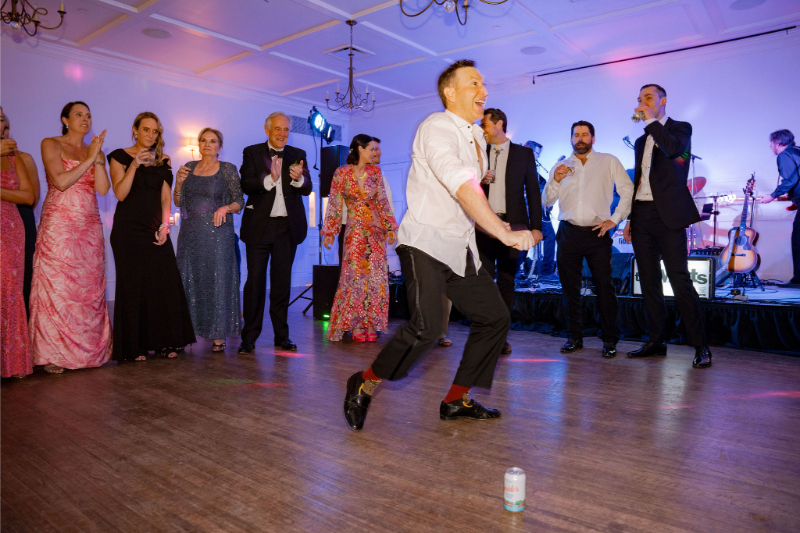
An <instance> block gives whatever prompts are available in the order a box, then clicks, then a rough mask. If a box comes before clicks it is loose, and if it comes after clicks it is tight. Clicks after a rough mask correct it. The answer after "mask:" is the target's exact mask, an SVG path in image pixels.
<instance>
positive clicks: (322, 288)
mask: <svg viewBox="0 0 800 533" xmlns="http://www.w3.org/2000/svg"><path fill="white" fill-rule="evenodd" d="M341 271H342V269H341V267H339V265H314V267H313V273H312V276H313V283H314V289H313V290H314V301H313V304H314V318H315V319H317V320H328V319H329V318H330V316H331V309H333V298H334V297H335V296H336V287H338V286H339V275H340V273H341Z"/></svg>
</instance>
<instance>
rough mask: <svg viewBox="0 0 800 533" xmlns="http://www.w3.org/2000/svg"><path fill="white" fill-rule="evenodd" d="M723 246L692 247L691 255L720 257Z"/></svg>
mask: <svg viewBox="0 0 800 533" xmlns="http://www.w3.org/2000/svg"><path fill="white" fill-rule="evenodd" d="M721 253H722V246H709V247H708V248H692V249H691V250H690V251H689V257H719V256H720V254H721Z"/></svg>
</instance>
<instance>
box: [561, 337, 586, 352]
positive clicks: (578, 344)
mask: <svg viewBox="0 0 800 533" xmlns="http://www.w3.org/2000/svg"><path fill="white" fill-rule="evenodd" d="M582 348H583V339H578V340H576V341H574V340H572V339H570V340H568V341H567V343H566V344H565V345H564V346H562V347H561V353H572V352H574V351H575V350H581V349H582Z"/></svg>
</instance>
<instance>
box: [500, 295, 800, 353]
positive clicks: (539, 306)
mask: <svg viewBox="0 0 800 533" xmlns="http://www.w3.org/2000/svg"><path fill="white" fill-rule="evenodd" d="M716 296H717V297H716V298H714V299H713V300H701V309H702V313H703V320H704V323H705V327H706V335H707V337H708V342H709V344H711V345H712V346H730V347H733V348H741V349H747V350H760V351H770V352H776V353H783V354H789V355H800V289H794V288H783V287H781V286H779V285H767V286H766V287H765V290H764V291H761V290H760V289H753V288H748V289H746V291H745V296H746V297H747V298H748V299H747V300H735V299H734V297H733V296H731V295H730V288H719V289H717V292H716ZM618 298H619V325H620V330H621V333H622V336H623V338H624V339H628V340H647V339H648V338H649V337H648V329H647V323H646V320H645V317H644V302H643V301H642V298H641V297H638V296H622V295H621V296H618ZM666 301H667V314H668V317H667V322H668V324H671V325H672V327H671V328H670V331H669V335H670V342H671V343H676V344H683V343H684V342H685V330H684V326H683V324H681V320H680V315H679V313H678V312H677V306H676V305H675V301H674V299H671V298H667V299H666ZM582 303H583V317H584V318H583V320H584V327H585V328H586V330H585V335H587V336H588V335H596V334H597V332H598V328H599V326H600V325H599V315H598V314H597V311H596V297H595V296H594V295H592V294H586V295H584V297H583V299H582ZM563 305H564V304H563V298H562V294H561V287H560V285H558V284H541V285H540V286H539V287H537V288H534V289H518V290H517V296H516V299H515V303H514V312H513V313H512V322H513V325H512V327H513V328H514V329H518V330H527V331H536V332H539V333H550V334H554V335H560V336H567V325H566V314H565V312H564V308H563Z"/></svg>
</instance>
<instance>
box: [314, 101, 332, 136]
mask: <svg viewBox="0 0 800 533" xmlns="http://www.w3.org/2000/svg"><path fill="white" fill-rule="evenodd" d="M308 125H309V126H310V127H311V129H312V130H313V131H315V132H317V133H319V136H320V138H321V139H323V140H324V141H326V142H327V143H328V144H330V143H331V141H333V126H331V125H330V123H329V122H328V121H327V120H325V117H323V116H322V113H320V112H319V111H318V110H317V108H316V106H314V107H312V108H311V111H310V112H309V113H308Z"/></svg>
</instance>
